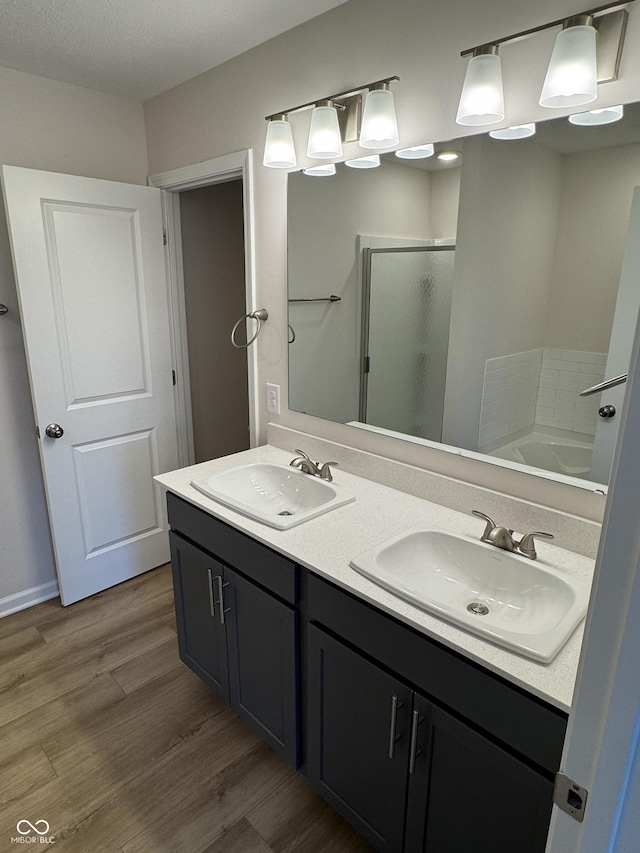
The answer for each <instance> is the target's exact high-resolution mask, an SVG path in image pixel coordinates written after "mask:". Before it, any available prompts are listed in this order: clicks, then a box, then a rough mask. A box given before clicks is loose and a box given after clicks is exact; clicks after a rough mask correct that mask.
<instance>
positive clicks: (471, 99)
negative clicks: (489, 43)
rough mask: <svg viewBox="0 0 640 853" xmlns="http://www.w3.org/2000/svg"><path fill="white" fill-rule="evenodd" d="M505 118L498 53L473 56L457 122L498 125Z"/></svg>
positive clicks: (465, 78) (463, 88)
mask: <svg viewBox="0 0 640 853" xmlns="http://www.w3.org/2000/svg"><path fill="white" fill-rule="evenodd" d="M503 119H504V94H503V91H502V66H501V64H500V57H499V56H498V54H497V53H482V54H480V55H479V56H472V57H471V59H470V60H469V64H468V65H467V71H466V74H465V76H464V84H463V86H462V94H461V95H460V103H459V104H458V114H457V116H456V122H457V123H458V124H462V125H480V124H495V123H496V122H497V121H502V120H503Z"/></svg>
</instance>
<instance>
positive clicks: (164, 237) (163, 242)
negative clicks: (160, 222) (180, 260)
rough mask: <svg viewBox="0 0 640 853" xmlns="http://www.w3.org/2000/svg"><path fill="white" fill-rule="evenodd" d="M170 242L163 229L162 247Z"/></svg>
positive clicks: (165, 230)
mask: <svg viewBox="0 0 640 853" xmlns="http://www.w3.org/2000/svg"><path fill="white" fill-rule="evenodd" d="M168 242H169V240H168V239H167V229H166V228H163V229H162V245H163V246H166V245H167V243H168ZM174 385H175V383H174Z"/></svg>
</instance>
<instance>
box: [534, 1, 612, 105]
mask: <svg viewBox="0 0 640 853" xmlns="http://www.w3.org/2000/svg"><path fill="white" fill-rule="evenodd" d="M597 97H598V67H597V61H596V28H595V27H594V26H593V16H592V15H576V16H575V17H573V18H569V19H568V20H566V21H565V22H564V23H563V25H562V29H561V30H560V32H559V33H558V35H557V36H556V41H555V44H554V46H553V53H552V54H551V59H550V60H549V67H548V68H547V74H546V77H545V78H544V85H543V87H542V93H541V95H540V106H541V107H578V106H580V104H590V103H591V101H595V99H596V98H597Z"/></svg>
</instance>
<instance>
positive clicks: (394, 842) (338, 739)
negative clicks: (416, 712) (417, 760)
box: [307, 625, 412, 853]
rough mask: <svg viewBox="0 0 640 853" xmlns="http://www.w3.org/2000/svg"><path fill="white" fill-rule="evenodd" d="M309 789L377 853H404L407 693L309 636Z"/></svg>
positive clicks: (313, 631) (324, 639)
mask: <svg viewBox="0 0 640 853" xmlns="http://www.w3.org/2000/svg"><path fill="white" fill-rule="evenodd" d="M307 643H308V647H307V661H308V717H307V720H308V731H309V737H308V746H307V749H308V754H307V773H308V776H309V781H310V782H311V784H312V785H313V786H314V788H315V789H316V790H317V791H318V793H320V794H322V796H323V797H324V798H325V799H326V800H327V802H329V803H330V804H331V805H332V806H333V807H334V808H335V809H336V810H337V811H339V812H341V813H342V814H343V815H344V817H346V818H347V820H349V822H350V823H351V824H353V826H355V827H356V829H358V830H359V831H360V832H361V833H362V835H364V836H365V838H367V839H368V840H369V841H370V842H371V843H372V844H374V845H375V847H376V848H377V849H378V850H383V851H388V853H397V851H400V850H402V849H403V837H404V822H405V803H406V797H407V782H408V776H407V766H408V760H409V726H410V716H411V696H412V691H411V690H410V689H409V688H408V687H407V686H406V685H405V684H403V683H402V682H401V681H399V680H398V679H397V678H394V677H393V676H392V675H390V674H389V673H387V672H385V671H384V670H382V669H381V668H380V667H379V666H376V665H375V664H374V663H371V662H370V661H367V660H366V659H365V658H364V657H362V655H359V654H357V653H356V652H354V651H353V650H352V649H350V648H348V647H347V646H345V645H344V644H343V643H340V642H338V641H337V640H335V639H334V638H333V637H331V636H330V635H329V634H327V633H325V632H324V631H322V630H321V629H319V628H317V627H316V626H314V625H310V626H309V628H308V631H307Z"/></svg>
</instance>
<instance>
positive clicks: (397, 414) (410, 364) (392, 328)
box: [360, 246, 455, 441]
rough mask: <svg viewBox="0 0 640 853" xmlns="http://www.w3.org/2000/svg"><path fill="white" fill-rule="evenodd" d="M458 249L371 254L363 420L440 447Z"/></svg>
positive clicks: (366, 285)
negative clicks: (454, 274) (426, 440)
mask: <svg viewBox="0 0 640 853" xmlns="http://www.w3.org/2000/svg"><path fill="white" fill-rule="evenodd" d="M454 256H455V247H454V246H430V247H424V248H423V247H420V248H418V247H416V248H406V249H369V250H367V255H366V257H365V277H364V300H363V340H364V347H363V349H364V353H365V358H364V362H363V381H362V382H361V400H360V420H361V421H363V422H364V423H368V424H372V425H374V426H378V427H383V428H385V429H390V430H395V431H397V432H404V433H407V434H409V435H414V436H419V437H420V438H427V439H430V440H432V441H441V439H442V416H443V410H444V390H445V380H446V374H447V354H448V348H449V324H450V318H451V294H452V288H453V262H454Z"/></svg>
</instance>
